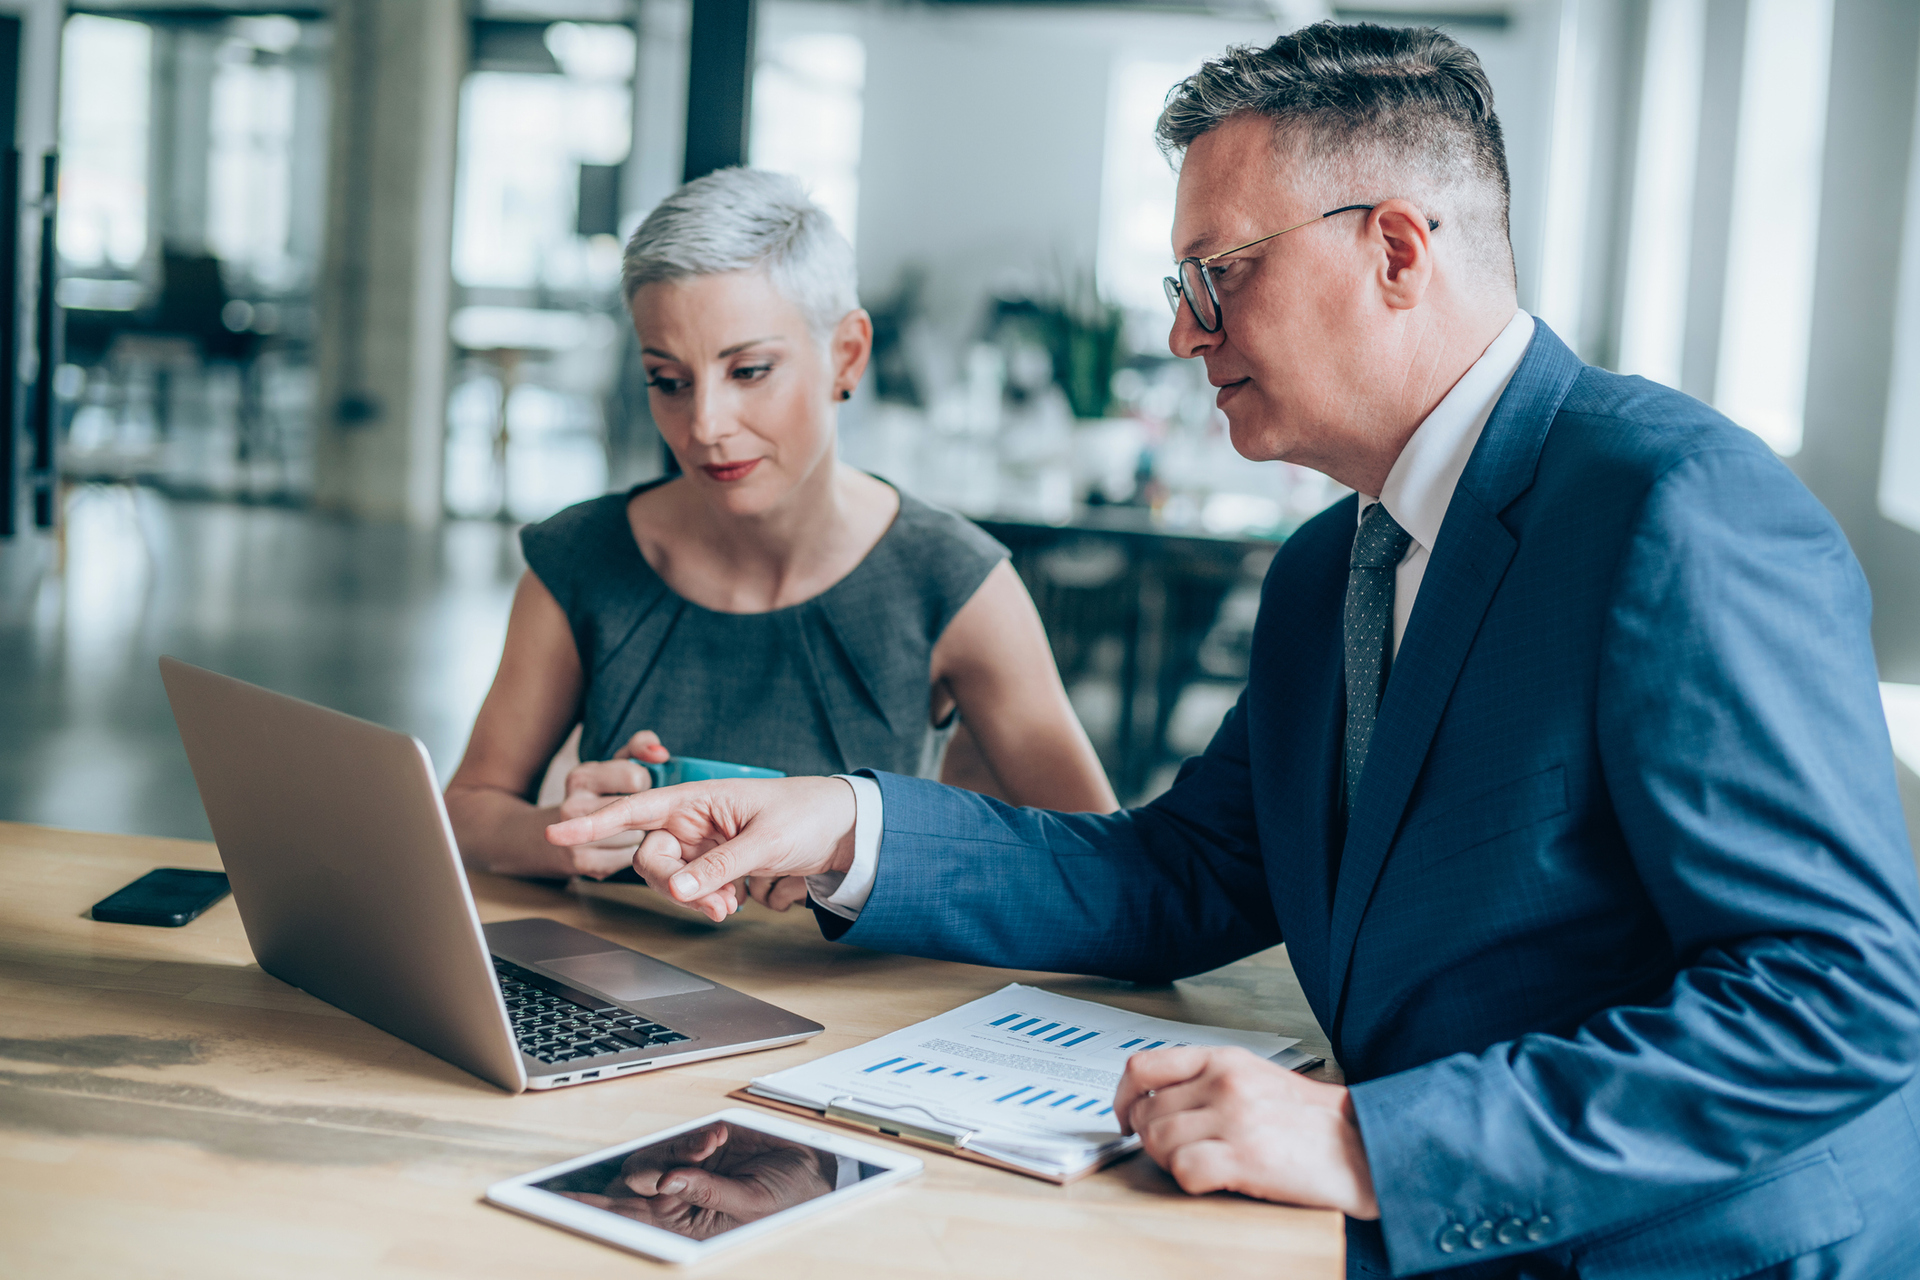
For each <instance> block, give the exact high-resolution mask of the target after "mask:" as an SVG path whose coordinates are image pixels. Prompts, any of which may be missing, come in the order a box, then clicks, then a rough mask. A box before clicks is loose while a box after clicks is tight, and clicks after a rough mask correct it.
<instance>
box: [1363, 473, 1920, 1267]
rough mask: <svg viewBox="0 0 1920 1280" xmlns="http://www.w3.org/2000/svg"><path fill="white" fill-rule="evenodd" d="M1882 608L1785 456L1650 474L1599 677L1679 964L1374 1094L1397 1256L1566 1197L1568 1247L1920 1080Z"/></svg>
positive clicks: (1918, 948)
mask: <svg viewBox="0 0 1920 1280" xmlns="http://www.w3.org/2000/svg"><path fill="white" fill-rule="evenodd" d="M1869 612H1870V606H1869V600H1868V595H1867V589H1866V583H1865V581H1864V579H1863V578H1862V576H1861V573H1860V569H1859V566H1858V565H1857V563H1856V562H1855V561H1854V558H1853V556H1852V554H1851V552H1850V551H1849V550H1848V547H1847V544H1846V540H1845V538H1844V537H1843V536H1842V534H1841V532H1840V530H1839V529H1838V527H1836V526H1835V524H1834V523H1833V521H1832V519H1831V518H1830V517H1828V515H1827V514H1826V512H1825V511H1824V510H1823V509H1821V508H1820V506H1819V505H1818V504H1817V503H1816V502H1815V501H1814V500H1813V498H1812V496H1811V495H1810V494H1808V493H1807V492H1806V491H1805V490H1804V489H1803V488H1802V487H1801V486H1800V485H1799V483H1798V482H1797V481H1795V480H1794V479H1793V478H1792V477H1791V476H1790V475H1789V474H1788V473H1787V471H1786V469H1785V468H1784V467H1783V466H1781V465H1780V464H1779V463H1778V462H1777V461H1776V460H1774V459H1773V458H1772V457H1771V456H1770V455H1768V454H1766V452H1765V451H1764V450H1763V449H1761V448H1759V447H1757V446H1756V447H1754V448H1752V449H1744V448H1741V447H1738V446H1735V447H1729V448H1722V449H1716V450H1714V451H1711V452H1703V453H1699V454H1695V455H1692V456H1690V457H1686V458H1683V459H1681V460H1680V461H1678V462H1676V463H1674V464H1673V465H1671V466H1670V467H1669V469H1668V470H1667V471H1666V472H1665V473H1664V474H1663V475H1662V476H1661V477H1660V478H1659V479H1657V480H1656V481H1655V482H1654V483H1653V485H1652V487H1651V489H1650V490H1649V493H1648V496H1647V497H1646V499H1645V502H1644V506H1643V510H1642V513H1641V515H1640V518H1639V521H1638V524H1637V526H1636V528H1635V532H1634V535H1633V538H1632V541H1631V543H1630V546H1629V548H1628V551H1627V553H1626V558H1625V562H1624V563H1623V565H1622V568H1621V572H1620V576H1619V578H1618V580H1617V584H1616V587H1615V588H1614V594H1613V600H1612V603H1611V606H1610V614H1609V621H1608V632H1607V634H1606V637H1605V641H1604V646H1605V647H1604V650H1603V656H1602V659H1601V664H1600V679H1599V687H1598V688H1597V690H1596V691H1595V696H1596V705H1597V711H1596V716H1597V732H1598V734H1599V738H1600V742H1599V750H1600V758H1601V761H1602V769H1603V773H1604V781H1605V785H1606V788H1607V791H1608V793H1609V794H1610V796H1611V800H1612V806H1613V810H1614V816H1615V818H1616V819H1617V821H1618V823H1619V825H1620V829H1621V832H1622V835H1623V836H1624V841H1625V845H1626V847H1627V849H1628V850H1629V856H1630V857H1631V858H1632V860H1633V863H1634V868H1635V871H1636V872H1637V875H1638V878H1639V879H1640V881H1641V882H1642V884H1643V885H1644V886H1645V891H1646V893H1647V895H1648V897H1649V899H1650V902H1651V906H1652V909H1653V910H1654V911H1655V912H1656V913H1657V914H1658V916H1659V918H1660V920H1661V921H1662V922H1663V923H1664V924H1665V926H1666V929H1667V933H1668V936H1669V938H1670V939H1671V944H1672V956H1673V959H1672V964H1673V968H1674V977H1673V979H1672V982H1671V985H1670V986H1669V987H1668V988H1667V989H1666V991H1665V993H1664V995H1663V997H1662V998H1660V999H1658V1000H1654V1001H1650V1002H1648V1003H1646V1004H1645V1005H1644V1006H1632V1007H1615V1008H1610V1009H1606V1010H1603V1011H1602V1012H1600V1013H1598V1014H1596V1015H1595V1016H1593V1017H1591V1018H1589V1019H1588V1020H1587V1021H1586V1022H1585V1023H1584V1024H1583V1025H1581V1026H1580V1027H1579V1028H1578V1029H1577V1030H1576V1031H1575V1032H1574V1033H1573V1034H1571V1035H1566V1036H1556V1035H1538V1034H1537V1035H1528V1036H1524V1037H1522V1038H1520V1039H1518V1040H1514V1041H1510V1042H1507V1043H1503V1044H1496V1045H1494V1046H1492V1047H1491V1048H1489V1049H1487V1050H1485V1051H1484V1052H1482V1053H1479V1054H1464V1053H1463V1054H1456V1055H1454V1056H1452V1057H1448V1058H1443V1059H1440V1060H1438V1061H1435V1062H1431V1063H1427V1064H1425V1065H1423V1066H1420V1067H1417V1068H1414V1069H1412V1070H1409V1071H1405V1072H1402V1073H1399V1074H1397V1075H1391V1076H1387V1077H1384V1078H1381V1079H1378V1080H1374V1081H1370V1082H1367V1083H1363V1084H1359V1085H1356V1086H1355V1087H1354V1089H1353V1100H1354V1106H1355V1110H1356V1112H1357V1115H1358V1118H1359V1121H1360V1126H1361V1133H1362V1137H1363V1139H1364V1141H1365V1144H1366V1149H1367V1153H1368V1158H1369V1160H1370V1162H1371V1164H1372V1168H1373V1176H1374V1181H1375V1184H1376V1187H1377V1189H1378V1191H1379V1196H1380V1205H1381V1228H1382V1230H1383V1232H1384V1234H1385V1238H1386V1243H1387V1248H1388V1253H1389V1257H1390V1259H1391V1261H1392V1264H1393V1268H1394V1272H1395V1274H1404V1273H1406V1272H1410V1271H1425V1270H1428V1269H1431V1268H1437V1267H1443V1266H1448V1265H1459V1264H1460V1263H1461V1262H1463V1261H1467V1260H1469V1259H1468V1258H1467V1257H1462V1256H1460V1255H1459V1254H1457V1253H1456V1254H1454V1255H1453V1256H1448V1254H1447V1253H1445V1252H1442V1251H1441V1250H1440V1249H1439V1248H1438V1247H1437V1241H1438V1240H1439V1238H1440V1236H1441V1233H1442V1232H1443V1231H1445V1230H1446V1229H1447V1228H1448V1226H1449V1224H1450V1223H1455V1222H1459V1223H1465V1224H1467V1225H1471V1224H1472V1223H1474V1222H1476V1221H1480V1220H1484V1219H1486V1218H1491V1219H1493V1220H1495V1221H1499V1220H1500V1219H1501V1217H1502V1215H1503V1213H1505V1214H1514V1213H1517V1214H1522V1215H1527V1216H1531V1214H1545V1215H1547V1217H1548V1220H1549V1221H1550V1222H1552V1223H1553V1227H1552V1231H1551V1239H1552V1240H1553V1242H1555V1243H1558V1242H1560V1241H1564V1240H1568V1239H1572V1238H1576V1237H1582V1236H1589V1235H1592V1234H1594V1233H1596V1232H1603V1231H1605V1230H1607V1229H1608V1228H1610V1227H1616V1226H1621V1225H1625V1224H1632V1223H1634V1222H1636V1221H1638V1220H1641V1219H1646V1218H1649V1217H1651V1216H1653V1215H1655V1214H1656V1213H1658V1212H1660V1211H1661V1210H1665V1209H1670V1208H1673V1207H1674V1206H1676V1205H1679V1204H1684V1203H1686V1202H1687V1201H1688V1200H1690V1199H1694V1198H1699V1197H1704V1196H1706V1195H1708V1194H1710V1193H1711V1192H1713V1191H1714V1190H1716V1189H1718V1188H1720V1187H1723V1186H1726V1185H1729V1184H1731V1183H1733V1182H1734V1181H1735V1180H1737V1179H1739V1178H1741V1177H1742V1176H1743V1175H1746V1174H1748V1173H1750V1172H1752V1171H1754V1170H1755V1169H1756V1168H1758V1167H1759V1166H1761V1165H1763V1164H1765V1163H1766V1162H1768V1161H1769V1160H1771V1159H1773V1158H1775V1157H1777V1156H1780V1155H1782V1154H1784V1153H1787V1152H1791V1151H1793V1150H1795V1149H1796V1148H1799V1147H1801V1146H1804V1145H1805V1144H1807V1143H1809V1142H1812V1141H1814V1140H1816V1139H1818V1138H1819V1137H1821V1136H1822V1135H1823V1134H1825V1133H1828V1132H1830V1131H1831V1130H1833V1129H1835V1128H1837V1127H1839V1126H1840V1125H1842V1124H1844V1123H1845V1122H1846V1121H1848V1120H1850V1119H1852V1118H1853V1117H1855V1116H1858V1115H1859V1114H1861V1113H1862V1112H1863V1111H1865V1110H1866V1109H1867V1108H1869V1107H1870V1106H1872V1105H1873V1104H1874V1103H1876V1102H1877V1101H1879V1100H1880V1099H1881V1098H1883V1097H1885V1096H1886V1095H1888V1094H1889V1093H1891V1092H1892V1091H1893V1090H1894V1089H1896V1088H1898V1087H1900V1086H1901V1085H1902V1084H1904V1083H1905V1082H1906V1081H1907V1080H1908V1079H1909V1077H1910V1076H1911V1075H1912V1074H1913V1072H1914V1070H1915V1062H1916V1058H1917V1057H1920V1013H1917V1012H1916V991H1920V933H1917V932H1916V925H1915V919H1916V906H1917V905H1920V904H1917V901H1916V899H1917V897H1920V894H1917V891H1916V884H1915V877H1914V864H1913V859H1912V853H1911V851H1910V849H1909V848H1908V845H1907V839H1906V835H1905V830H1904V825H1903V823H1902V819H1901V814H1900V808H1899V800H1898V798H1897V795H1896V793H1895V789H1894V787H1895V784H1894V777H1893V764H1892V757H1891V751H1890V747H1889V744H1888V738H1887V731H1886V722H1885V720H1884V718H1883V715H1882V712H1881V709H1880V702H1879V696H1878V690H1877V687H1876V684H1875V676H1874V658H1873V651H1872V646H1871V643H1870V641H1869V638H1868V617H1869ZM1457 1239H1458V1237H1457V1236H1456V1237H1455V1240H1456V1242H1457ZM1539 1247H1540V1245H1538V1244H1535V1243H1532V1242H1531V1241H1529V1240H1525V1239H1522V1240H1519V1241H1518V1242H1516V1243H1515V1244H1513V1245H1512V1246H1503V1245H1501V1244H1498V1243H1496V1244H1494V1245H1492V1246H1491V1247H1489V1248H1487V1249H1485V1250H1484V1251H1480V1250H1476V1252H1474V1253H1473V1254H1472V1255H1470V1257H1471V1260H1472V1261H1476V1262H1478V1261H1481V1260H1483V1259H1490V1258H1495V1257H1499V1256H1501V1255H1502V1254H1510V1253H1517V1252H1524V1251H1526V1250H1530V1249H1537V1248H1539Z"/></svg>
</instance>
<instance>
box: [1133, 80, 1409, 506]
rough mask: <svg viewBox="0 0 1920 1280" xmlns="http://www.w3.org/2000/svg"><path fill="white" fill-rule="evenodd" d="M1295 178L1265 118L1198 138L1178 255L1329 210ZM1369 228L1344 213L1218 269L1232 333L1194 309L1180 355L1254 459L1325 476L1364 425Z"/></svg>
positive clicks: (1372, 335) (1177, 230)
mask: <svg viewBox="0 0 1920 1280" xmlns="http://www.w3.org/2000/svg"><path fill="white" fill-rule="evenodd" d="M1286 177H1287V175H1286V172H1285V170H1284V168H1283V161H1282V160H1281V159H1280V158H1279V157H1277V156H1276V153H1275V149H1274V138H1273V129H1272V125H1271V124H1270V123H1269V122H1268V121H1266V120H1264V119H1261V118H1259V117H1253V116H1242V117H1239V118H1237V119H1235V120H1231V121H1229V122H1228V123H1227V124H1224V125H1222V126H1221V127H1220V128H1218V129H1215V130H1214V131H1213V132H1211V133H1207V134H1204V135H1202V136H1201V137H1200V138H1198V139H1196V140H1195V141H1194V143H1193V145H1192V146H1191V147H1189V148H1188V149H1187V154H1186V160H1185V162H1184V164H1183V165H1182V166H1181V169H1180V189H1179V196H1178V199H1177V201H1176V204H1175V206H1174V219H1173V250H1174V256H1175V257H1176V258H1185V257H1190V256H1192V257H1203V258H1204V257H1206V256H1207V255H1209V254H1213V253H1218V252H1220V251H1221V250H1223V249H1229V248H1232V247H1233V246H1234V245H1237V244H1244V243H1246V242H1247V241H1249V240H1257V239H1259V238H1260V237H1261V236H1265V235H1270V234H1272V233H1273V232H1275V231H1279V230H1281V229H1282V228H1284V227H1289V226H1292V225H1293V224H1295V223H1298V222H1304V221H1306V220H1307V219H1308V218H1311V217H1314V216H1315V215H1317V214H1319V213H1322V212H1324V210H1322V209H1321V208H1319V207H1317V206H1311V205H1310V204H1309V203H1308V200H1309V197H1307V196H1306V195H1304V194H1302V193H1300V192H1297V191H1295V190H1294V189H1293V188H1292V186H1291V185H1290V184H1289V183H1288V182H1287V181H1286ZM1366 217H1367V215H1366V214H1365V213H1351V214H1342V215H1340V216H1339V217H1336V218H1330V219H1328V220H1327V221H1325V222H1318V223H1314V224H1313V225H1311V226H1306V227H1302V228H1300V230H1298V231H1295V232H1292V233H1291V234H1288V235H1284V236H1281V237H1280V238H1278V239H1276V240H1269V241H1268V242H1267V243H1265V244H1263V245H1257V246H1255V247H1254V248H1251V249H1247V250H1244V251H1242V252H1240V253H1236V254H1234V255H1232V256H1231V257H1229V258H1225V259H1223V260H1221V261H1220V262H1217V263H1214V264H1213V267H1212V270H1213V272H1214V289H1215V291H1216V292H1217V293H1218V294H1219V295H1220V313H1221V316H1222V321H1223V323H1222V326H1221V330H1220V332H1219V333H1211V334H1210V333H1207V332H1206V331H1205V330H1203V329H1201V328H1200V326H1199V324H1198V323H1197V322H1196V321H1195V320H1194V318H1193V315H1192V313H1191V312H1190V311H1189V310H1188V309H1187V306H1186V304H1185V303H1182V304H1181V306H1180V310H1179V312H1178V314H1177V316H1176V317H1175V319H1174V323H1173V331H1172V332H1171V333H1170V334H1169V335H1168V339H1167V345H1168V346H1169V347H1171V348H1172V350H1173V353H1174V354H1175V355H1177V356H1181V357H1192V356H1199V357H1200V358H1202V359H1203V360H1205V361H1206V365H1207V379H1208V381H1210V382H1212V383H1213V385H1214V386H1216V387H1218V388H1219V389H1220V390H1219V393H1218V398H1217V402H1218V404H1219V405H1220V407H1221V409H1223V410H1224V411H1225V412H1226V415H1227V422H1228V424H1229V426H1230V428H1231V433H1232V437H1233V447H1234V448H1235V449H1237V450H1238V451H1239V452H1240V453H1241V454H1242V455H1244V456H1245V457H1248V458H1252V459H1255V460H1258V461H1266V460H1269V459H1284V460H1286V461H1288V462H1298V463H1301V464H1303V465H1306V466H1317V467H1319V468H1320V469H1323V470H1324V469H1326V466H1327V464H1328V463H1329V462H1330V461H1331V460H1332V455H1333V454H1334V453H1335V452H1337V450H1338V448H1339V444H1338V439H1337V437H1338V435H1339V434H1340V432H1341V431H1342V429H1343V428H1347V429H1350V428H1351V425H1352V424H1353V423H1354V421H1355V419H1356V418H1357V417H1364V416H1365V404H1364V397H1363V394H1362V392H1363V386H1362V382H1361V379H1362V378H1363V377H1364V376H1365V373H1366V370H1367V367H1368V363H1369V360H1368V357H1369V349H1370V348H1371V347H1373V346H1374V345H1375V344H1376V343H1377V341H1378V333H1377V330H1376V328H1375V324H1377V319H1378V317H1377V316H1375V315H1373V314H1372V312H1373V311H1375V310H1377V309H1378V306H1379V304H1378V301H1377V299H1373V297H1372V291H1371V290H1370V289H1369V287H1368V286H1369V281H1370V278H1371V276H1372V270H1370V266H1371V267H1372V269H1373V270H1377V264H1373V263H1370V260H1369V256H1368V254H1367V252H1366V235H1365V232H1366ZM1370 301H1371V302H1372V303H1373V306H1372V307H1370V306H1369V302H1370Z"/></svg>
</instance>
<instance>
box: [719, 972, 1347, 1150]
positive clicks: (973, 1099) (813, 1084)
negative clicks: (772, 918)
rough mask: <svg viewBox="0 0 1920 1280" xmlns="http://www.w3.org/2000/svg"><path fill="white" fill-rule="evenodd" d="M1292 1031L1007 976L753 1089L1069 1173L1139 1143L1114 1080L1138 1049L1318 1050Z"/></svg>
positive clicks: (1289, 1056)
mask: <svg viewBox="0 0 1920 1280" xmlns="http://www.w3.org/2000/svg"><path fill="white" fill-rule="evenodd" d="M1297 1043H1298V1041H1297V1040H1293V1039H1288V1038H1286V1037H1284V1036H1276V1035H1269V1034H1267V1033H1266V1032H1261V1031H1233V1030H1229V1029H1227V1028H1225V1027H1201V1026H1194V1025H1191V1024H1189V1023H1184V1022H1170V1021H1168V1020H1166V1019H1164V1018H1150V1017H1148V1016H1146V1015H1145V1014H1138V1013H1129V1012H1127V1011H1126V1010H1124V1009H1114V1008H1110V1007H1108V1006H1106V1005H1102V1004H1094V1003H1092V1002H1091V1001H1087V1000H1075V999H1072V998H1071V997H1068V996H1057V995H1054V994H1053V993H1051V992H1048V991H1042V990H1040V989H1038V988H1037V987H1028V986H1022V985H1021V984H1019V983H1014V984H1012V985H1010V986H1007V987H1005V988H1003V989H1002V990H1000V991H997V992H995V993H994V994H992V995H990V996H986V997H984V998H982V999H979V1000H975V1001H973V1002H972V1003H971V1004H964V1005H961V1006H960V1007H959V1008H958V1009H954V1010H952V1011H951V1012H948V1013H943V1014H941V1015H940V1016H939V1017H937V1018H930V1019H928V1020H927V1021H925V1022H921V1023H917V1024H915V1025H914V1026H911V1027H907V1028H904V1029H903V1030H900V1031H896V1032H894V1033H892V1034H891V1035H886V1036H882V1037H880V1038H879V1039H878V1040H873V1041H870V1042H868V1043H867V1044H864V1045H861V1046H860V1047H858V1048H855V1049H847V1050H844V1051H842V1052H840V1053H835V1054H830V1055H828V1056H827V1057H824V1058H820V1059H818V1060H817V1061H814V1062H809V1063H807V1064H806V1065H805V1066H799V1067H793V1068H791V1069H789V1070H786V1071H780V1072H776V1073H774V1074H773V1075H769V1076H760V1077H758V1078H757V1079H755V1080H754V1081H753V1083H752V1084H750V1085H749V1086H748V1087H747V1090H746V1092H747V1094H748V1095H749V1096H750V1097H753V1098H756V1099H766V1100H769V1101H773V1102H777V1103H784V1104H786V1105H788V1106H795V1107H802V1108H805V1109H806V1110H809V1111H815V1112H819V1113H821V1114H823V1115H824V1116H826V1117H827V1118H828V1119H830V1120H837V1121H840V1122H842V1123H846V1124H853V1125H857V1126H859V1127H862V1128H867V1129H875V1130H878V1131H880V1132H882V1133H885V1134H887V1135H888V1136H890V1137H899V1138H905V1139H909V1140H912V1141H917V1142H921V1143H925V1144H927V1145H931V1146H939V1147H944V1148H947V1149H949V1150H954V1151H958V1152H964V1153H968V1154H972V1155H975V1156H978V1157H982V1158H985V1159H987V1160H989V1161H991V1162H993V1163H996V1164H1002V1165H1006V1166H1008V1167H1011V1168H1015V1169H1018V1170H1020V1171H1022V1172H1025V1173H1031V1174H1033V1175H1035V1176H1036V1177H1042V1178H1048V1179H1051V1180H1054V1181H1066V1180H1068V1179H1070V1178H1073V1177H1076V1176H1078V1175H1079V1174H1081V1173H1085V1172H1088V1171H1090V1170H1093V1169H1097V1168H1099V1167H1100V1166H1101V1165H1103V1164H1106V1163H1107V1162H1108V1161H1110V1160H1113V1159H1116V1158H1118V1157H1119V1156H1122V1155H1124V1154H1126V1153H1127V1152H1129V1151H1131V1150H1133V1149H1134V1148H1135V1147H1136V1146H1138V1145H1139V1139H1138V1138H1137V1137H1127V1138H1123V1137H1121V1135H1120V1122H1119V1120H1118V1119H1116V1118H1115V1116H1114V1114H1113V1095H1114V1090H1115V1088H1116V1087H1118V1085H1119V1083H1120V1073H1121V1071H1122V1070H1123V1069H1124V1068H1125V1067H1126V1065H1127V1059H1128V1058H1130V1057H1131V1056H1133V1055H1134V1054H1136V1053H1140V1052H1143V1051H1145V1050H1148V1049H1164V1048H1175V1047H1181V1046H1185V1045H1239V1046H1240V1047H1241V1048H1244V1049H1249V1050H1252V1051H1253V1052H1254V1053H1257V1054H1259V1055H1260V1056H1262V1057H1265V1058H1272V1059H1273V1060H1274V1061H1275V1062H1277V1063H1279V1064H1280V1065H1281V1066H1284V1067H1288V1068H1291V1069H1294V1070H1300V1069H1304V1068H1306V1067H1309V1066H1312V1065H1314V1064H1316V1063H1318V1062H1319V1061H1320V1059H1318V1058H1315V1057H1311V1056H1310V1055H1308V1054H1305V1053H1302V1052H1301V1051H1300V1050H1298V1049H1296V1048H1294V1047H1293V1046H1294V1045H1295V1044H1297Z"/></svg>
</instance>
